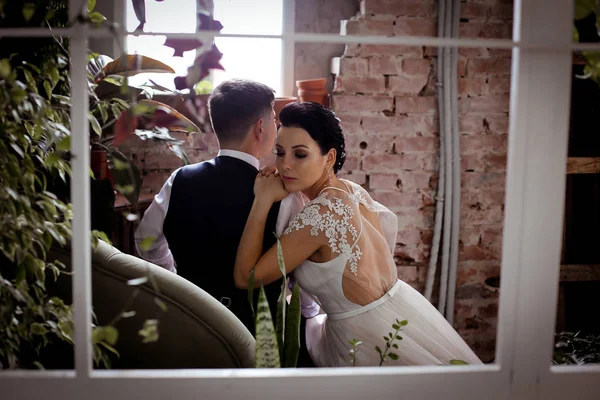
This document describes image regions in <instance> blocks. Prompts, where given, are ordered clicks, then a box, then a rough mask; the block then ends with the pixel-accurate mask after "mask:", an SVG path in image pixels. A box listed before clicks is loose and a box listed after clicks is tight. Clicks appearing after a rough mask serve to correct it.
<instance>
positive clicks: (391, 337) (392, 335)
mask: <svg viewBox="0 0 600 400" xmlns="http://www.w3.org/2000/svg"><path fill="white" fill-rule="evenodd" d="M406 325H408V321H407V320H402V321H399V320H397V319H396V323H395V324H392V328H393V329H394V332H389V333H388V335H387V336H384V337H383V340H385V348H384V349H383V350H381V348H380V347H379V346H375V350H376V351H377V353H379V366H381V365H383V364H384V363H385V362H387V359H390V360H394V361H395V360H398V354H396V353H394V352H393V351H392V350H391V348H394V349H398V343H394V342H395V341H396V340H398V341H400V340H402V336H400V335H399V333H400V331H401V330H402V328H403V327H404V326H406Z"/></svg>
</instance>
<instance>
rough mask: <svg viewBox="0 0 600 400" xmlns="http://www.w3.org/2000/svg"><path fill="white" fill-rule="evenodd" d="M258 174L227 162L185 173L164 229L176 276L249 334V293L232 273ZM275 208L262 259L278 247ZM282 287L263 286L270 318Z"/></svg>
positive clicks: (239, 163)
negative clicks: (225, 308) (204, 294)
mask: <svg viewBox="0 0 600 400" xmlns="http://www.w3.org/2000/svg"><path fill="white" fill-rule="evenodd" d="M257 173H258V171H257V170H256V168H254V167H253V166H251V165H250V164H248V163H247V162H245V161H242V160H239V159H237V158H233V157H227V156H220V157H217V158H215V159H213V160H210V161H205V162H202V163H198V164H194V165H189V166H186V167H183V168H182V169H181V170H180V171H179V172H178V173H177V175H176V176H175V180H174V182H173V187H172V190H171V198H170V201H169V209H168V211H167V216H166V217H165V221H164V225H163V232H164V234H165V237H166V238H167V242H168V243H169V248H170V249H171V252H172V253H173V257H174V259H175V263H176V265H177V273H178V274H179V275H180V276H182V277H184V278H186V279H187V280H189V281H190V282H192V283H194V284H196V285H197V286H199V287H200V288H202V289H203V290H205V291H206V292H208V293H209V294H210V295H212V296H213V297H214V298H216V299H217V300H219V301H221V302H222V303H223V304H224V305H225V306H228V308H229V310H230V311H232V312H233V313H234V314H235V315H236V316H237V317H238V318H239V319H240V320H241V321H242V322H243V323H244V325H246V327H247V328H248V330H250V332H252V333H253V334H254V320H253V318H252V311H251V309H250V304H249V302H248V292H247V291H246V290H241V289H238V288H236V286H235V283H234V279H233V267H234V264H235V257H236V253H237V248H238V245H239V242H240V239H241V237H242V233H243V231H244V227H245V226H246V220H247V219H248V214H249V213H250V209H251V207H252V203H253V201H254V190H253V188H254V180H255V178H256V174H257ZM279 205H280V203H276V204H275V205H274V206H273V208H272V209H271V211H270V212H269V216H268V218H267V223H266V227H265V234H264V238H263V253H264V252H265V251H266V250H268V249H269V248H270V247H271V246H272V245H273V244H275V243H276V239H275V236H274V235H273V233H274V232H275V225H276V222H277V214H278V212H279ZM280 287H281V280H279V281H276V282H273V283H271V284H269V285H267V286H265V291H266V294H267V299H268V300H269V304H270V306H271V312H272V313H273V315H274V314H275V312H276V306H275V305H276V304H277V298H278V296H279V292H280ZM257 293H258V291H257V290H256V291H255V303H254V306H256V295H257Z"/></svg>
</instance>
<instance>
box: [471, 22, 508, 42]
mask: <svg viewBox="0 0 600 400" xmlns="http://www.w3.org/2000/svg"><path fill="white" fill-rule="evenodd" d="M460 37H461V38H483V39H510V38H512V23H509V22H505V21H502V22H487V23H485V22H480V23H476V22H463V23H461V24H460Z"/></svg>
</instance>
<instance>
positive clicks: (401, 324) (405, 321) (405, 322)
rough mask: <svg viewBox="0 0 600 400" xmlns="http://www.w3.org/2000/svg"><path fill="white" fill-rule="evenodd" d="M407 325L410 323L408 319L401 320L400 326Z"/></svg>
mask: <svg viewBox="0 0 600 400" xmlns="http://www.w3.org/2000/svg"><path fill="white" fill-rule="evenodd" d="M406 325H408V320H406V319H405V320H402V321H400V326H406Z"/></svg>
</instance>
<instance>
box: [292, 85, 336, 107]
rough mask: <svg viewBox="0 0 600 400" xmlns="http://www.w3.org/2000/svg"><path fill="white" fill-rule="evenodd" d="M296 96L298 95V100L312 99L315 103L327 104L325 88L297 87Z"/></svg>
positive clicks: (327, 97) (326, 105) (327, 96)
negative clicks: (308, 88)
mask: <svg viewBox="0 0 600 400" xmlns="http://www.w3.org/2000/svg"><path fill="white" fill-rule="evenodd" d="M298 96H299V97H300V101H312V102H315V103H319V104H322V105H324V106H325V107H328V106H329V94H328V93H327V91H326V90H302V89H298Z"/></svg>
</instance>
